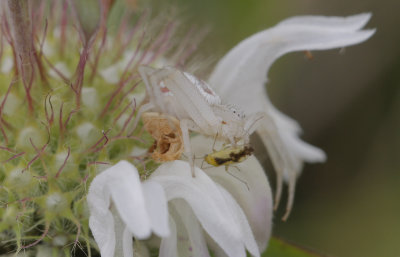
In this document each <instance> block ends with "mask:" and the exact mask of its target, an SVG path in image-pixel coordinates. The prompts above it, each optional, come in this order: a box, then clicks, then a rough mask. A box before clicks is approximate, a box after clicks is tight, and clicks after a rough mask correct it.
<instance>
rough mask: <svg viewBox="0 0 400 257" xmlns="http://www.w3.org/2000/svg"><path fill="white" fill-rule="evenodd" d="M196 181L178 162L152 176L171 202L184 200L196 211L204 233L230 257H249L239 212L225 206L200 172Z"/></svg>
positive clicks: (208, 179) (217, 191) (223, 199)
mask: <svg viewBox="0 0 400 257" xmlns="http://www.w3.org/2000/svg"><path fill="white" fill-rule="evenodd" d="M195 174H196V177H195V178H193V177H192V176H191V172H190V166H189V164H188V163H187V162H183V161H174V162H169V163H165V164H163V165H161V166H160V167H159V168H158V169H157V170H156V171H155V172H154V173H153V174H152V176H151V179H152V180H153V181H156V182H158V183H160V184H161V185H162V186H163V188H164V190H165V192H166V195H167V199H168V200H169V201H170V200H173V199H184V200H185V201H186V202H187V203H188V204H189V205H190V207H191V208H192V209H193V212H194V213H195V215H196V217H197V218H198V220H199V221H200V223H201V225H202V226H203V229H204V230H205V231H206V232H207V233H208V234H209V235H210V236H211V237H212V238H213V239H214V240H215V241H216V242H217V243H218V244H219V245H220V247H221V248H222V249H223V250H224V251H225V252H226V253H227V254H228V255H229V256H246V253H245V246H244V242H243V241H242V235H241V232H242V231H241V227H240V226H239V224H236V223H235V219H234V218H233V217H232V213H233V212H236V211H237V210H234V209H232V208H231V206H230V205H229V204H227V203H226V202H225V200H226V199H225V197H224V196H223V195H222V194H221V192H220V190H219V188H218V187H217V185H216V184H215V183H214V182H213V181H212V180H211V179H210V178H209V177H208V176H207V175H206V174H205V173H204V172H203V171H202V170H200V169H198V168H196V169H195Z"/></svg>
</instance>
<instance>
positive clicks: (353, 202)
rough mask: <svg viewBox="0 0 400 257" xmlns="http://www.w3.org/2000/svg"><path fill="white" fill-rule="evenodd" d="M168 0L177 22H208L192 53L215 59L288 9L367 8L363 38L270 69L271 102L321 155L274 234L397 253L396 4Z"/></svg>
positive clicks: (308, 243)
mask: <svg viewBox="0 0 400 257" xmlns="http://www.w3.org/2000/svg"><path fill="white" fill-rule="evenodd" d="M172 2H174V3H177V4H178V5H179V9H180V10H181V14H180V15H181V16H183V17H184V19H187V20H190V21H191V22H192V23H198V24H204V25H207V26H209V27H210V29H211V30H210V33H209V34H208V36H207V38H206V39H205V40H204V42H203V43H202V44H201V45H200V50H199V53H203V55H204V56H206V57H209V58H212V59H213V60H218V58H219V57H221V56H222V55H223V54H224V53H225V52H227V51H228V50H229V49H230V48H231V47H233V46H234V45H235V44H237V43H238V42H239V41H240V40H242V39H244V38H246V37H247V36H249V35H251V34H253V33H255V32H258V31H260V30H263V29H265V28H268V27H270V26H273V25H274V24H276V23H278V22H279V21H281V20H283V19H285V18H287V17H290V16H295V15H305V14H317V15H335V16H347V15H352V14H358V13H362V12H372V13H373V16H372V19H371V21H370V22H369V23H368V25H367V27H368V28H377V32H376V34H375V35H374V36H373V37H372V38H371V39H369V40H368V41H367V42H365V43H363V44H361V45H356V46H353V47H348V48H346V49H345V51H344V52H343V53H342V52H339V50H338V49H337V50H331V51H324V52H313V56H314V58H313V59H312V60H307V59H306V58H304V53H293V54H289V55H286V56H284V57H283V58H281V59H280V60H279V61H278V62H277V63H275V64H274V65H273V67H272V69H271V70H270V72H269V78H270V81H269V84H268V92H269V95H270V98H271V99H272V101H273V103H274V104H275V105H276V106H278V108H279V109H280V110H282V111H283V112H285V113H286V114H288V115H289V116H291V117H293V118H295V119H296V120H298V121H299V123H300V124H301V126H302V127H303V129H304V135H303V138H304V139H305V140H306V141H308V142H310V143H312V144H314V145H316V146H318V147H321V148H322V149H324V150H325V151H326V153H327V155H328V161H327V162H326V163H324V164H317V165H306V166H305V168H304V171H303V174H302V176H301V177H300V179H299V183H298V187H297V194H296V200H295V205H294V210H293V212H292V214H291V217H290V218H289V220H288V221H287V222H282V221H281V220H280V217H282V215H283V207H284V205H285V204H286V203H285V202H282V203H281V209H280V210H279V211H278V212H277V213H276V215H275V219H274V223H275V224H274V229H273V234H274V235H276V236H279V237H281V238H284V239H286V240H289V241H292V242H294V243H296V244H299V245H302V246H305V247H307V248H310V249H314V250H316V251H317V252H320V253H322V254H324V255H327V256H338V257H339V256H340V257H377V256H383V257H392V256H393V257H396V256H397V257H398V256H400V201H399V199H400V197H399V196H400V33H399V28H400V15H399V14H398V11H399V10H400V1H398V0H381V1H377V0H375V1H373V0H355V1H346V0H336V1H317V0H304V1H288V0H279V1H278V0H264V1H261V0H241V1H239V0H202V1H199V0H176V1H172ZM154 3H157V4H159V3H158V2H157V1H154ZM159 6H162V8H165V7H166V6H164V5H160V4H159ZM182 10H183V11H182ZM263 161H264V162H265V163H266V166H267V167H268V168H269V170H271V166H270V164H269V163H268V162H269V161H268V159H267V157H266V156H264V160H263ZM274 180H275V178H274V177H273V176H271V180H270V181H271V183H272V184H274ZM283 199H286V198H285V197H284V198H283Z"/></svg>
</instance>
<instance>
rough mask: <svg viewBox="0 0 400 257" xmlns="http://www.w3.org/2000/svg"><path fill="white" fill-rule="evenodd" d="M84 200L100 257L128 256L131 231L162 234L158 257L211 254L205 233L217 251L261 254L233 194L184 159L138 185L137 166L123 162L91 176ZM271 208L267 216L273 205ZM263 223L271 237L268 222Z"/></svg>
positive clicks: (141, 236) (142, 234) (139, 236)
mask: <svg viewBox="0 0 400 257" xmlns="http://www.w3.org/2000/svg"><path fill="white" fill-rule="evenodd" d="M259 167H260V166H259ZM259 169H261V167H260V168H259ZM228 180H229V179H228ZM267 185H268V182H267ZM242 186H243V185H242ZM245 188H246V187H245ZM268 189H269V187H268ZM246 190H247V189H246ZM164 192H165V194H164ZM238 192H240V190H239V191H238ZM267 193H269V200H270V198H271V193H270V191H269V190H268V191H267ZM165 196H166V198H165ZM110 198H111V200H112V201H110ZM166 199H167V201H168V202H169V214H167V211H166V209H167V208H166ZM88 203H89V207H90V215H91V216H90V220H89V223H90V228H91V230H92V233H93V235H94V238H95V240H96V242H97V244H98V245H99V248H100V252H101V256H102V257H105V256H132V253H133V246H132V240H131V237H132V235H133V236H134V237H135V238H136V239H139V240H140V239H147V238H149V237H150V235H151V232H152V231H153V232H154V233H155V234H156V235H158V236H160V237H162V241H161V245H160V256H166V257H169V256H177V257H178V256H181V257H183V256H189V254H190V255H191V256H209V255H208V247H207V242H206V236H205V235H204V232H203V231H205V232H206V233H207V235H208V236H209V238H210V239H209V240H212V242H213V243H214V245H213V247H214V249H215V251H216V252H218V251H222V252H224V253H225V254H226V255H228V256H243V257H244V256H246V249H247V251H249V252H250V253H251V254H252V256H260V253H259V252H260V251H259V247H258V245H257V243H258V242H256V240H255V238H254V236H253V232H252V228H251V227H250V225H249V223H248V221H247V218H246V215H245V213H244V212H243V210H242V209H241V207H240V206H239V205H238V203H237V202H236V201H235V199H234V198H233V197H232V195H230V194H229V193H228V191H226V190H225V189H224V188H223V187H222V186H221V185H219V184H217V183H215V182H214V181H213V180H212V179H211V178H210V177H208V176H207V175H206V174H205V173H204V172H203V171H202V170H200V169H198V168H196V177H195V178H193V177H192V176H191V173H190V167H189V164H188V163H187V162H183V161H174V162H169V163H165V164H163V165H161V166H160V167H159V168H158V169H157V170H156V171H154V173H153V174H152V175H151V176H150V178H149V179H148V180H146V181H145V182H143V183H140V181H139V176H138V173H137V170H136V168H135V167H134V166H132V165H131V164H130V163H128V162H126V161H121V162H119V163H118V164H116V165H114V166H113V167H111V168H109V169H107V170H106V171H104V172H102V173H100V174H99V175H98V176H97V177H96V178H95V179H94V180H93V182H92V184H91V187H90V189H89V194H88ZM265 203H267V204H268V203H271V201H265V202H264V203H263V204H262V205H265ZM114 205H115V207H114ZM247 205H249V204H247ZM250 205H251V204H250ZM262 205H261V206H262ZM254 207H255V206H254ZM110 209H111V210H110ZM253 209H254V208H250V210H253ZM113 210H115V211H113ZM250 212H252V211H250ZM269 212H270V213H269V215H268V217H269V219H270V218H271V216H272V215H271V214H272V206H271V207H270V208H269ZM260 213H262V212H260ZM168 220H169V227H168V226H167V224H168V223H167V221H168ZM251 225H254V224H251ZM264 225H266V226H267V227H266V228H265V230H266V231H268V235H267V236H268V237H269V232H270V228H271V221H270V220H269V222H268V224H264ZM168 228H169V229H168ZM266 240H267V239H266ZM266 240H265V239H263V244H264V247H265V243H266ZM209 244H212V243H211V242H209Z"/></svg>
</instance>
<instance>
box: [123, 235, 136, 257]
mask: <svg viewBox="0 0 400 257" xmlns="http://www.w3.org/2000/svg"><path fill="white" fill-rule="evenodd" d="M122 247H123V253H124V257H132V256H133V242H132V233H131V232H130V231H129V230H128V228H125V229H124V233H123V235H122Z"/></svg>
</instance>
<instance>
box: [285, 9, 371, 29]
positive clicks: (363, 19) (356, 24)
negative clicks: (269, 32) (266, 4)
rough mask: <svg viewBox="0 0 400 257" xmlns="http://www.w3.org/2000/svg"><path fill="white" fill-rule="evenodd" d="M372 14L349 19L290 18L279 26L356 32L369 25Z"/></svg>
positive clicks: (325, 17)
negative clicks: (301, 26)
mask: <svg viewBox="0 0 400 257" xmlns="http://www.w3.org/2000/svg"><path fill="white" fill-rule="evenodd" d="M371 16H372V15H371V13H361V14H356V15H352V16H348V17H335V16H331V17H327V16H316V15H315V16H314V15H309V16H296V17H291V18H288V19H286V20H284V21H282V22H280V23H279V24H278V25H291V24H295V25H300V24H301V25H306V26H322V27H324V28H325V29H332V30H333V29H337V30H344V31H354V30H357V29H360V28H362V27H364V26H365V24H367V22H368V20H369V19H370V18H371Z"/></svg>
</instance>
